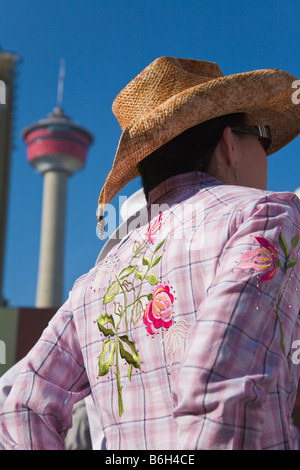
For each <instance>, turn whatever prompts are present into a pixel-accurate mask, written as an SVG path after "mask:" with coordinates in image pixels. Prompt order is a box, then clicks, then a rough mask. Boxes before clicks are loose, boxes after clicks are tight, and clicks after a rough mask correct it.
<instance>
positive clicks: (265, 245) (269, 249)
mask: <svg viewBox="0 0 300 470" xmlns="http://www.w3.org/2000/svg"><path fill="white" fill-rule="evenodd" d="M255 239H256V241H258V243H259V244H260V246H261V247H262V248H257V249H256V250H253V251H249V252H248V253H245V254H244V255H243V256H242V258H241V260H240V263H239V264H238V266H237V268H239V269H254V270H255V271H258V272H263V273H264V274H263V276H262V277H261V278H260V281H259V282H265V281H270V280H271V279H273V277H274V276H275V274H276V260H277V252H276V249H275V248H274V246H273V245H271V243H269V241H268V240H267V239H266V238H262V237H255Z"/></svg>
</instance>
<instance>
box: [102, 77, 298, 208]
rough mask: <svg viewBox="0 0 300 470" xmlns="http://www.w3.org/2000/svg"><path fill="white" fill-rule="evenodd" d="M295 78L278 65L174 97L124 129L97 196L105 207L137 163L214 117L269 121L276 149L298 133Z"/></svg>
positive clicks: (134, 173) (134, 172) (272, 149)
mask: <svg viewBox="0 0 300 470" xmlns="http://www.w3.org/2000/svg"><path fill="white" fill-rule="evenodd" d="M295 80H297V77H295V76H293V75H291V74H289V73H287V72H284V71H282V70H278V69H264V70H255V71H252V72H245V73H239V74H235V75H229V76H225V77H220V78H216V79H213V80H210V81H209V82H205V83H203V84H200V85H196V86H194V87H192V88H189V89H187V90H184V91H183V92H181V93H178V94H177V95H175V96H172V97H171V98H169V99H168V100H166V101H165V102H164V103H162V104H161V105H159V106H157V107H156V108H155V109H154V110H152V111H151V112H149V113H145V114H144V115H143V116H142V117H140V118H138V119H137V120H136V121H135V122H133V123H132V124H131V125H130V126H129V127H127V128H126V129H124V131H123V133H122V135H121V138H120V141H119V145H118V148H117V152H116V155H115V159H114V162H113V166H112V170H111V171H110V173H109V174H108V176H107V179H106V181H105V184H104V186H103V188H102V191H101V194H100V197H99V207H103V208H104V207H105V205H106V204H108V203H109V202H110V201H111V200H112V199H113V198H114V197H115V196H116V194H117V193H118V192H119V191H120V189H122V188H123V187H124V186H125V185H126V184H127V183H129V182H130V181H131V180H132V179H134V178H136V177H137V176H139V171H138V168H137V165H138V163H139V162H140V161H142V160H143V159H144V158H146V157H147V156H148V155H150V154H151V153H152V152H154V151H155V150H157V149H158V148H159V147H161V146H162V145H164V144H166V143H167V142H169V141H170V140H172V139H173V138H174V137H176V136H178V135H179V134H181V133H182V132H184V131H185V130H187V129H189V128H191V127H193V126H196V125H197V124H201V123H202V122H205V121H208V120H210V119H213V118H216V117H218V116H222V115H226V114H231V113H239V112H243V113H247V114H249V115H250V116H251V118H252V119H253V120H254V122H255V123H256V124H258V125H259V124H260V125H263V124H264V125H269V126H270V128H271V133H272V145H271V146H270V148H269V150H268V155H271V154H272V153H274V152H277V151H278V150H279V149H281V148H282V147H284V146H285V145H287V144H288V143H289V142H290V141H291V140H293V139H294V138H295V137H297V136H298V135H299V133H300V106H299V105H296V104H295V103H293V101H292V94H293V93H294V91H295V90H294V89H293V87H292V84H293V82H294V81H295Z"/></svg>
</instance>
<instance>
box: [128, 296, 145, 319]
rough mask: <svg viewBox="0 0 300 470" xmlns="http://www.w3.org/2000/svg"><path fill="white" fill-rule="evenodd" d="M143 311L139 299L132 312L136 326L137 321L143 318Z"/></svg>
mask: <svg viewBox="0 0 300 470" xmlns="http://www.w3.org/2000/svg"><path fill="white" fill-rule="evenodd" d="M143 311H144V309H143V304H142V302H141V301H140V300H139V299H137V300H136V302H135V303H134V305H133V307H132V310H131V319H132V321H133V323H134V324H136V323H137V321H138V320H139V319H140V318H141V314H142V313H143Z"/></svg>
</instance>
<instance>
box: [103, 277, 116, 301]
mask: <svg viewBox="0 0 300 470" xmlns="http://www.w3.org/2000/svg"><path fill="white" fill-rule="evenodd" d="M118 292H119V283H118V281H114V282H113V283H112V284H111V286H110V287H109V288H108V289H107V292H106V294H105V296H104V298H103V305H105V304H108V303H109V302H111V301H112V300H114V298H115V296H116V295H117V293H118Z"/></svg>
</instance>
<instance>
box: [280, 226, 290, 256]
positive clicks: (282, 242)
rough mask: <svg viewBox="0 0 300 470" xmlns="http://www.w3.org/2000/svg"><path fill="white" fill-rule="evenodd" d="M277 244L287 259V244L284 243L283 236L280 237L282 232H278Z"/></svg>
mask: <svg viewBox="0 0 300 470" xmlns="http://www.w3.org/2000/svg"><path fill="white" fill-rule="evenodd" d="M279 244H280V246H281V248H282V249H283V252H284V254H285V256H286V257H288V256H289V249H288V246H287V242H286V241H285V239H284V236H283V235H282V232H280V235H279Z"/></svg>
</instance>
